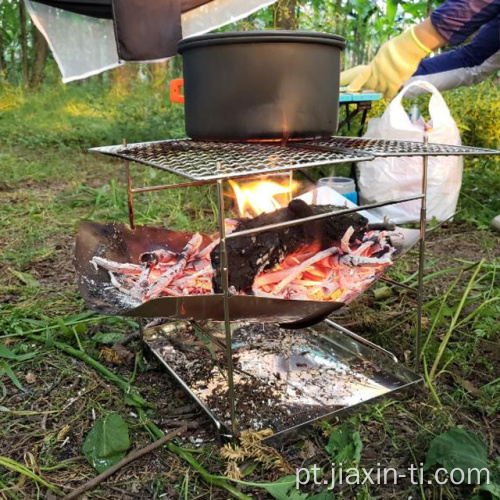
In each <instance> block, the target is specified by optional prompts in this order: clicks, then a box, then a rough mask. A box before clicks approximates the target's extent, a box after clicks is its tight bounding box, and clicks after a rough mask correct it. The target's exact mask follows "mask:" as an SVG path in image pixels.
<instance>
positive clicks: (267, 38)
mask: <svg viewBox="0 0 500 500" xmlns="http://www.w3.org/2000/svg"><path fill="white" fill-rule="evenodd" d="M261 42H266V43H270V42H271V43H272V42H280V43H283V42H292V43H293V42H295V43H321V44H327V45H334V46H335V47H338V48H340V49H344V48H345V39H344V38H342V37H341V36H339V35H334V34H331V33H319V32H316V31H292V30H266V31H227V32H224V33H209V34H207V35H199V36H193V37H188V38H184V39H183V40H181V41H180V42H179V44H178V46H177V48H178V52H179V53H182V52H183V51H184V50H187V49H191V48H195V47H203V46H209V45H224V44H230V43H261Z"/></svg>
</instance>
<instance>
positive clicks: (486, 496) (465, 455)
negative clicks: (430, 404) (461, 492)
mask: <svg viewBox="0 0 500 500" xmlns="http://www.w3.org/2000/svg"><path fill="white" fill-rule="evenodd" d="M498 463H500V462H498ZM435 465H441V466H442V467H444V468H445V469H446V471H447V472H448V474H449V475H450V476H453V477H452V478H451V479H452V481H453V480H454V481H455V482H461V481H462V480H463V481H464V484H470V485H479V488H478V489H477V494H476V495H474V497H473V498H472V499H471V500H500V474H499V473H498V468H499V467H498V464H497V465H494V464H491V463H490V462H489V460H488V447H487V446H486V444H485V442H484V441H483V440H482V439H481V437H479V436H478V435H477V434H473V433H472V432H468V431H466V430H464V429H462V428H460V427H454V428H452V429H450V430H449V431H448V432H445V433H444V434H441V435H440V436H437V437H435V438H434V439H433V440H432V442H431V446H430V448H429V451H428V452H427V456H426V459H425V464H424V470H429V469H430V468H431V467H434V466H435ZM458 471H461V472H458Z"/></svg>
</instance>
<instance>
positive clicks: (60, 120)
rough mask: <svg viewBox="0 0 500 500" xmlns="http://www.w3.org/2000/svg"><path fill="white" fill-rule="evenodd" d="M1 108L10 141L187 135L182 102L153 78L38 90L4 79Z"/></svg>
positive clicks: (2, 131) (83, 142) (5, 139)
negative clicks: (174, 101) (121, 84)
mask: <svg viewBox="0 0 500 500" xmlns="http://www.w3.org/2000/svg"><path fill="white" fill-rule="evenodd" d="M13 96H15V98H14V99H13ZM0 110H1V111H2V112H1V113H0V136H1V137H2V143H3V144H4V145H20V146H24V147H25V146H38V147H41V146H55V145H59V146H62V145H65V146H71V147H75V146H79V147H83V148H88V147H92V146H97V145H102V144H119V143H121V142H122V141H123V140H124V139H126V140H127V141H128V142H137V141H144V140H154V139H161V138H168V137H175V136H177V137H179V136H183V135H184V123H183V108H182V106H175V105H173V104H171V103H170V102H169V100H168V95H166V93H165V92H164V90H162V89H161V88H156V87H155V86H154V84H153V82H150V81H145V82H141V81H137V82H135V83H133V84H131V85H130V86H129V87H125V88H116V87H112V86H110V85H106V84H98V83H94V84H88V83H86V84H85V85H83V86H81V85H75V84H68V85H62V84H54V85H51V86H45V87H43V91H41V92H38V93H36V94H29V93H28V92H27V91H24V90H23V89H22V88H20V87H12V86H10V85H7V84H4V85H3V86H2V85H1V84H0ZM27 129H29V130H30V134H26V130H27Z"/></svg>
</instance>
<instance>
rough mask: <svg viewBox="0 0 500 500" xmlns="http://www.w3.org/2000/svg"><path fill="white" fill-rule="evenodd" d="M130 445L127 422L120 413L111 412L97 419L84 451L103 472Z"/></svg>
mask: <svg viewBox="0 0 500 500" xmlns="http://www.w3.org/2000/svg"><path fill="white" fill-rule="evenodd" d="M129 447H130V441H129V437H128V426H127V424H126V423H125V421H124V420H123V418H122V417H121V416H120V415H118V414H116V413H111V414H110V415H107V416H106V417H104V418H100V419H99V420H97V422H96V423H95V425H94V427H93V428H92V429H91V431H90V432H89V433H88V434H87V437H86V438H85V442H84V443H83V447H82V452H83V454H84V455H85V458H86V459H87V460H88V461H89V462H90V463H91V464H92V466H93V467H94V468H95V469H96V470H97V472H99V473H102V472H104V471H105V470H106V469H109V468H110V467H111V466H112V465H114V464H116V463H117V462H119V461H120V460H121V459H122V458H123V457H124V456H125V455H126V453H127V450H128V449H129Z"/></svg>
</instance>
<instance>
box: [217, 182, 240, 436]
mask: <svg viewBox="0 0 500 500" xmlns="http://www.w3.org/2000/svg"><path fill="white" fill-rule="evenodd" d="M222 182H223V181H222V180H221V179H219V180H217V211H218V221H219V235H220V261H221V262H220V265H221V269H220V270H221V282H222V290H223V295H224V330H225V333H226V357H227V385H228V395H229V407H230V411H231V432H232V433H233V436H235V437H236V436H238V435H239V432H238V424H237V422H236V398H235V395H234V378H233V347H232V332H231V319H230V315H229V281H228V266H227V251H226V227H225V221H224V191H223V184H222Z"/></svg>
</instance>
